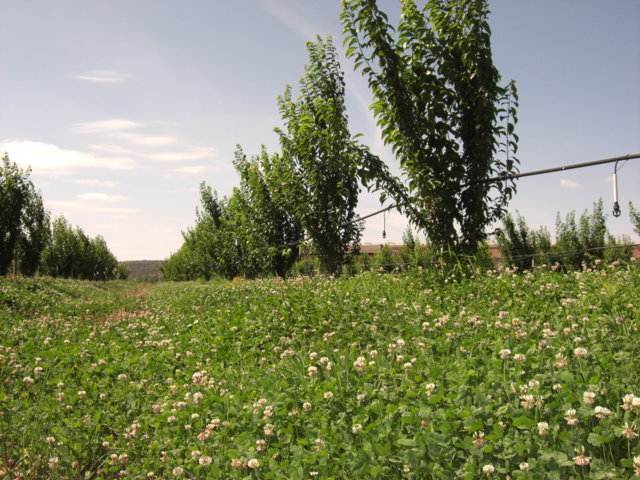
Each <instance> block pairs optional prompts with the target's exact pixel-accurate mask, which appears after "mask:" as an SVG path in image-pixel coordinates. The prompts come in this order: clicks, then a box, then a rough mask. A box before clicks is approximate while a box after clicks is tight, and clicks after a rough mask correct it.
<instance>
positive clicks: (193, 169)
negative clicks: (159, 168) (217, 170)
mask: <svg viewBox="0 0 640 480" xmlns="http://www.w3.org/2000/svg"><path fill="white" fill-rule="evenodd" d="M213 168H214V167H212V166H211V165H190V166H186V167H178V168H174V169H172V170H171V171H172V172H175V173H189V174H195V173H203V172H206V171H208V170H212V169H213Z"/></svg>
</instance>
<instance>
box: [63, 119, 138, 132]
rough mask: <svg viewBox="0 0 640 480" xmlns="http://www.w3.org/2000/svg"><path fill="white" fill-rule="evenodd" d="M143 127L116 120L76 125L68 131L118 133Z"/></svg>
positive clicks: (135, 123) (129, 121) (130, 122)
mask: <svg viewBox="0 0 640 480" xmlns="http://www.w3.org/2000/svg"><path fill="white" fill-rule="evenodd" d="M142 126H143V125H142V124H141V123H138V122H133V121H131V120H124V119H121V118H115V119H112V120H100V121H97V122H84V123H75V124H73V125H71V127H70V128H69V129H68V130H69V132H71V133H116V132H119V131H122V130H129V129H132V128H138V127H142Z"/></svg>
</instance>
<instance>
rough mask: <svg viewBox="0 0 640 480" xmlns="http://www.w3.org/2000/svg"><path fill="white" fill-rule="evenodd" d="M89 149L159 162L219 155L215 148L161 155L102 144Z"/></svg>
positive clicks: (162, 153)
mask: <svg viewBox="0 0 640 480" xmlns="http://www.w3.org/2000/svg"><path fill="white" fill-rule="evenodd" d="M89 148H91V149H92V150H97V151H99V152H104V153H111V154H115V155H127V156H134V157H139V158H146V159H148V160H155V161H158V162H182V161H185V160H200V159H202V158H211V157H215V156H216V155H217V151H216V149H214V148H194V149H192V150H187V151H178V152H159V153H146V152H140V151H138V150H133V149H130V148H124V147H121V146H120V145H113V144H102V143H100V144H95V145H91V146H90V147H89Z"/></svg>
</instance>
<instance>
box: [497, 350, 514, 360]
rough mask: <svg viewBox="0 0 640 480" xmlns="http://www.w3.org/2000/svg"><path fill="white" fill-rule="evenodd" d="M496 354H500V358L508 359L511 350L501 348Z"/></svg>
mask: <svg viewBox="0 0 640 480" xmlns="http://www.w3.org/2000/svg"><path fill="white" fill-rule="evenodd" d="M498 354H499V355H500V358H501V359H502V360H508V359H509V357H510V356H511V350H509V349H508V348H503V349H502V350H500V352H499V353H498Z"/></svg>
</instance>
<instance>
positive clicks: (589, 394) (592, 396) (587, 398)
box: [582, 392, 596, 405]
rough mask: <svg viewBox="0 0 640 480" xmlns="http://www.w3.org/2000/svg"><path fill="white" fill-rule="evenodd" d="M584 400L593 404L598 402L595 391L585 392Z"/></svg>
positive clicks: (588, 403)
mask: <svg viewBox="0 0 640 480" xmlns="http://www.w3.org/2000/svg"><path fill="white" fill-rule="evenodd" d="M582 401H583V402H584V403H586V404H587V405H593V404H594V403H595V402H596V394H595V393H593V392H584V393H583V394H582Z"/></svg>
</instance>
